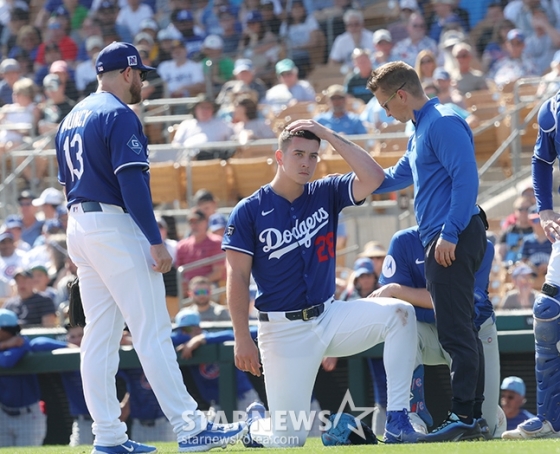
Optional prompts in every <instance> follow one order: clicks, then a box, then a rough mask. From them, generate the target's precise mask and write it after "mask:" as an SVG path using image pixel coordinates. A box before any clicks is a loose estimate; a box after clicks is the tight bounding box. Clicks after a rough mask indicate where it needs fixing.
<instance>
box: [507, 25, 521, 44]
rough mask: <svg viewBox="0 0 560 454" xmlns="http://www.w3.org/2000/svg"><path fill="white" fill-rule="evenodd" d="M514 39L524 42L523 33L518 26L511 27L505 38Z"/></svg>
mask: <svg viewBox="0 0 560 454" xmlns="http://www.w3.org/2000/svg"><path fill="white" fill-rule="evenodd" d="M514 39H516V40H518V41H521V42H522V43H524V42H525V34H524V33H523V32H522V31H521V30H519V29H518V28H513V29H511V30H510V31H509V32H508V34H507V40H508V41H513V40H514Z"/></svg>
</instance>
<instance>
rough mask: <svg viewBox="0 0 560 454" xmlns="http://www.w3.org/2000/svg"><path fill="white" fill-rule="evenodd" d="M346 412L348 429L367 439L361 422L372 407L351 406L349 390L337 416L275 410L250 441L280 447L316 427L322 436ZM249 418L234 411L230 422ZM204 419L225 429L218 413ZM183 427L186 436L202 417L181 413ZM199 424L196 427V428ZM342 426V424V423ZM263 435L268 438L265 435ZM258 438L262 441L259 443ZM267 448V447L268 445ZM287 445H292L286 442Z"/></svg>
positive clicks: (225, 421) (192, 412)
mask: <svg viewBox="0 0 560 454" xmlns="http://www.w3.org/2000/svg"><path fill="white" fill-rule="evenodd" d="M346 409H348V411H349V412H352V413H353V414H356V416H355V417H354V419H353V421H351V422H348V423H347V426H348V429H349V430H350V431H352V432H354V433H355V434H356V435H358V436H359V437H361V438H363V439H366V434H365V432H364V429H363V426H362V424H361V423H360V420H361V419H363V418H365V417H367V416H369V418H370V419H371V416H372V415H373V412H374V411H375V408H374V407H359V406H357V405H356V404H355V403H354V400H353V399H352V395H351V393H350V390H347V391H346V393H345V394H344V397H343V399H342V401H341V403H340V405H339V407H338V409H337V411H336V412H334V413H331V412H330V411H329V410H321V411H316V410H311V411H309V412H305V411H292V410H278V411H276V412H275V413H274V414H270V412H266V415H265V418H264V419H261V420H260V421H259V423H258V432H259V433H258V434H255V436H253V435H252V437H253V439H254V440H255V441H257V442H259V443H260V442H261V441H262V440H261V439H263V440H264V439H265V438H268V439H269V440H272V439H275V440H276V439H278V440H279V441H278V443H273V444H275V445H277V444H279V445H283V444H284V443H282V442H280V440H282V439H286V440H291V439H292V438H293V434H294V433H298V432H300V433H301V432H303V431H305V432H306V433H307V432H309V431H310V430H311V429H312V428H314V427H318V429H319V430H320V431H321V432H327V431H328V430H330V429H331V428H332V427H336V426H337V425H338V424H340V423H341V422H340V419H341V417H342V414H343V412H344V411H345V410H346ZM248 417H249V415H247V413H246V412H245V411H234V412H233V422H234V423H236V422H240V421H247V419H248ZM207 418H208V419H209V420H210V421H212V422H213V423H214V424H220V425H227V424H228V422H229V421H228V418H227V417H226V414H225V413H224V412H223V411H221V410H218V411H212V412H210V413H209V414H207ZM183 419H184V421H185V423H186V424H185V425H184V427H183V430H184V431H186V432H193V431H194V430H195V428H196V427H197V425H199V424H200V421H201V413H200V412H198V411H186V412H184V413H183ZM197 423H198V424H197ZM342 424H344V422H343V423H342ZM264 434H270V436H269V435H264ZM257 438H258V439H259V440H261V441H258V440H257ZM267 444H268V443H267ZM288 444H289V445H291V444H292V443H291V442H289V443H288Z"/></svg>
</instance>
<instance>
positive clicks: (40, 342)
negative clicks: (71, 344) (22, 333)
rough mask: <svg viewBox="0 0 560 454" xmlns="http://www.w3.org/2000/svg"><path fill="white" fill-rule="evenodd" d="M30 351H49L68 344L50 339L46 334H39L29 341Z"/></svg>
mask: <svg viewBox="0 0 560 454" xmlns="http://www.w3.org/2000/svg"><path fill="white" fill-rule="evenodd" d="M29 345H30V347H31V351H32V352H51V351H53V350H58V349H59V348H66V347H68V344H67V343H66V342H62V341H58V340H55V339H51V338H50V337H46V336H39V337H35V338H33V339H31V340H30V341H29Z"/></svg>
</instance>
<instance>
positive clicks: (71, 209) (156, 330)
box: [55, 42, 246, 454]
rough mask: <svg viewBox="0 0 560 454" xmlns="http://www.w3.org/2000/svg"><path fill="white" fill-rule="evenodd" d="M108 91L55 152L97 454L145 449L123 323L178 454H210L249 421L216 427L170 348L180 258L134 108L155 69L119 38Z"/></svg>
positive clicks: (59, 139) (109, 59)
mask: <svg viewBox="0 0 560 454" xmlns="http://www.w3.org/2000/svg"><path fill="white" fill-rule="evenodd" d="M95 67H96V71H97V80H98V84H99V88H98V90H97V92H96V93H92V94H91V95H89V96H88V97H87V98H86V99H84V100H83V101H81V102H80V103H78V104H77V105H76V106H75V107H74V109H72V111H71V112H70V113H69V114H68V115H67V116H66V118H65V119H64V121H63V122H62V123H61V124H60V126H59V129H58V133H57V135H56V139H55V143H56V151H57V160H58V168H59V174H58V178H59V181H60V183H61V184H62V185H63V186H65V189H66V197H67V199H68V215H69V219H68V229H67V236H68V252H69V254H70V257H71V258H72V261H73V262H74V263H75V264H76V266H77V267H78V277H79V279H80V289H81V295H82V301H83V306H84V312H85V315H86V321H87V326H86V328H85V332H84V338H83V340H82V346H81V360H82V361H81V374H82V380H83V386H84V396H85V399H86V403H87V406H88V409H89V412H90V414H91V417H92V418H93V426H92V427H93V433H94V435H95V441H94V450H93V452H94V453H111V454H118V453H123V454H127V453H140V452H142V453H144V452H155V450H156V448H154V447H151V446H146V445H143V444H139V443H135V442H133V441H131V440H128V437H127V435H126V424H124V423H123V422H121V421H119V416H120V413H121V410H120V405H119V402H118V400H117V397H116V389H115V380H114V377H115V374H116V372H117V369H118V364H119V354H118V352H119V343H120V340H121V336H122V330H123V326H124V324H125V322H126V325H127V326H128V327H129V329H130V332H131V333H132V338H133V340H134V342H133V344H134V348H135V350H136V352H137V353H138V357H139V359H140V362H141V364H142V368H143V370H144V372H145V374H146V377H147V378H148V380H149V382H150V384H151V386H152V389H153V390H154V393H155V395H156V397H157V399H158V401H159V403H160V405H161V408H162V410H163V412H164V413H165V415H166V416H167V418H168V419H169V420H170V422H171V425H172V426H173V427H174V430H175V433H176V434H177V438H178V441H179V451H180V452H187V451H192V450H200V451H205V450H208V449H211V448H213V447H218V446H223V445H225V444H227V443H228V442H229V441H235V440H236V439H237V438H240V437H242V436H243V435H244V432H245V430H246V426H245V424H243V423H241V424H235V425H233V426H231V427H229V428H227V430H226V429H225V428H224V427H223V426H220V427H217V426H215V425H214V426H213V425H212V424H210V423H208V422H207V421H206V418H205V416H204V415H203V414H202V413H201V412H199V411H198V410H197V409H196V402H195V400H194V399H193V398H192V397H191V396H190V395H189V394H188V393H187V391H186V389H185V386H184V383H183V379H182V376H181V372H180V370H179V366H178V364H177V361H176V353H175V350H174V349H173V344H172V343H171V339H170V334H171V322H170V320H169V314H168V313H167V310H166V305H165V289H164V284H163V277H162V273H166V272H168V271H169V270H170V268H171V265H172V258H171V256H170V255H169V253H168V252H167V248H166V247H165V244H164V243H163V241H162V238H161V235H160V232H159V228H158V225H157V222H156V219H155V216H154V213H153V209H152V203H151V198H150V189H149V175H150V174H149V163H148V149H147V138H146V136H145V135H144V133H143V132H142V124H141V123H140V120H139V119H138V117H137V116H136V114H135V113H134V112H133V111H132V110H131V109H130V108H129V107H128V105H127V104H136V103H138V102H140V100H141V91H142V81H143V80H144V79H145V77H146V73H147V71H150V70H152V69H153V68H151V67H148V66H144V65H143V64H142V60H141V59H140V55H139V54H138V51H137V49H136V48H135V47H134V46H132V45H131V44H128V43H120V42H113V43H111V44H109V45H108V46H107V47H105V48H104V49H103V50H102V51H101V52H100V53H99V55H98V57H97V61H96V64H95Z"/></svg>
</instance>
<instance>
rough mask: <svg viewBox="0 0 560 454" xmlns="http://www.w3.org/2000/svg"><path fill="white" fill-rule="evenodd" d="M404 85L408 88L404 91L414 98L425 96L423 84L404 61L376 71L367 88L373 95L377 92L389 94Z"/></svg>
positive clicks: (383, 66) (388, 64)
mask: <svg viewBox="0 0 560 454" xmlns="http://www.w3.org/2000/svg"><path fill="white" fill-rule="evenodd" d="M404 85H406V86H405V87H404V88H403V89H406V91H408V92H409V93H410V94H411V95H412V96H416V97H420V96H422V95H423V91H422V84H421V82H420V78H419V77H418V74H417V73H416V71H415V69H414V68H413V67H412V66H410V65H407V64H406V63H404V62H402V61H393V62H390V63H385V64H384V65H381V66H380V67H379V68H377V69H374V70H373V71H372V72H371V75H370V76H369V79H368V81H367V85H366V86H367V88H368V89H369V90H370V91H371V92H372V93H373V94H375V92H376V91H377V90H381V91H383V93H386V94H389V93H393V92H395V91H397V90H398V89H399V87H403V86H404Z"/></svg>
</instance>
